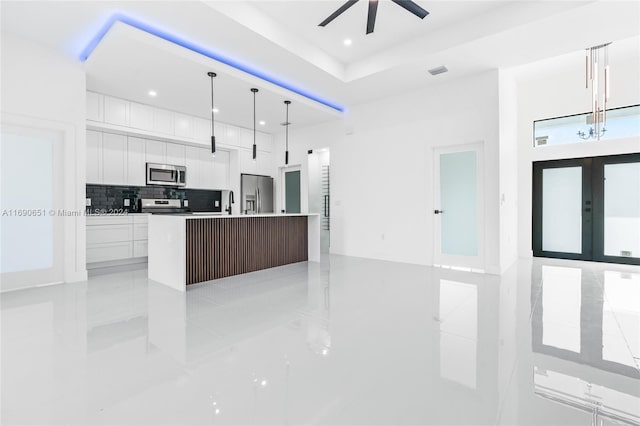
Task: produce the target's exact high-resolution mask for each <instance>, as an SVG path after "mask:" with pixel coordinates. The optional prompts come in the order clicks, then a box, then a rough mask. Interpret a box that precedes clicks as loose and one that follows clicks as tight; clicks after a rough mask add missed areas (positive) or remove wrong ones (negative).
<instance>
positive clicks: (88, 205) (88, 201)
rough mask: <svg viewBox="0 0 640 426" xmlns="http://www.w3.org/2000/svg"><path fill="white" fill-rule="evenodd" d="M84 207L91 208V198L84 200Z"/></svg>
mask: <svg viewBox="0 0 640 426" xmlns="http://www.w3.org/2000/svg"><path fill="white" fill-rule="evenodd" d="M84 205H85V206H87V207H91V198H86V199H85V202H84Z"/></svg>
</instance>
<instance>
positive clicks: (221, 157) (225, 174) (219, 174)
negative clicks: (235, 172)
mask: <svg viewBox="0 0 640 426" xmlns="http://www.w3.org/2000/svg"><path fill="white" fill-rule="evenodd" d="M229 166H230V155H229V151H220V150H219V151H218V152H216V156H215V157H214V159H213V181H214V185H215V189H229Z"/></svg>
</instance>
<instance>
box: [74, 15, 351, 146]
mask: <svg viewBox="0 0 640 426" xmlns="http://www.w3.org/2000/svg"><path fill="white" fill-rule="evenodd" d="M86 71H87V89H89V90H92V91H96V92H99V93H107V94H110V95H112V96H116V97H120V98H125V99H129V100H133V101H136V102H140V103H144V104H148V105H153V106H158V107H162V108H168V109H172V110H174V111H178V112H182V113H186V114H191V115H196V116H199V117H203V118H210V117H211V79H210V77H209V76H208V75H207V73H208V72H209V71H214V72H216V74H217V76H216V77H215V79H214V97H215V106H216V108H218V110H219V111H218V112H217V113H216V116H215V117H216V120H217V121H221V122H225V123H230V124H234V125H237V126H241V127H246V128H253V93H252V92H251V90H250V89H251V88H253V87H256V88H258V89H259V92H258V93H257V94H256V129H257V130H259V131H264V132H267V133H275V132H278V131H279V130H280V127H281V124H280V123H283V122H284V121H285V117H286V115H285V113H286V111H285V104H284V101H285V100H292V101H293V102H292V104H291V105H290V106H289V122H291V123H292V128H293V126H294V125H295V126H296V127H304V126H309V125H312V124H317V123H320V122H323V121H327V120H331V119H335V118H336V117H338V116H339V113H338V112H336V111H331V110H330V109H329V108H326V107H319V106H318V105H316V104H315V103H314V102H311V101H309V100H307V99H305V98H302V97H301V96H298V95H295V94H292V93H287V92H286V91H284V90H282V89H280V88H277V87H274V86H273V85H271V84H267V83H265V82H264V81H262V80H259V79H257V78H250V77H249V76H247V75H246V74H244V73H241V72H238V71H237V70H234V69H232V68H231V67H228V66H223V65H220V64H217V63H215V62H214V61H212V60H211V59H209V58H205V57H203V56H201V55H198V54H195V53H193V52H189V51H188V50H186V49H184V48H182V47H176V46H175V45H173V44H172V43H169V42H167V41H165V40H162V39H160V38H158V37H155V36H151V35H149V34H147V33H145V32H142V31H140V30H137V29H135V28H132V27H130V26H128V25H125V24H121V23H118V24H116V25H115V26H114V27H113V28H112V29H111V30H110V31H109V33H108V34H107V35H106V36H105V38H104V39H103V40H102V41H101V43H100V45H99V46H98V47H97V48H96V50H95V51H94V53H93V54H92V55H91V57H90V58H89V59H88V60H87V62H86ZM150 90H153V91H155V92H156V93H157V95H156V96H155V97H151V96H149V91H150ZM260 121H264V122H265V125H261V124H260Z"/></svg>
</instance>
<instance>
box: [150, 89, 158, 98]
mask: <svg viewBox="0 0 640 426" xmlns="http://www.w3.org/2000/svg"><path fill="white" fill-rule="evenodd" d="M149 96H151V97H152V98H155V97H156V96H158V92H156V91H155V90H149Z"/></svg>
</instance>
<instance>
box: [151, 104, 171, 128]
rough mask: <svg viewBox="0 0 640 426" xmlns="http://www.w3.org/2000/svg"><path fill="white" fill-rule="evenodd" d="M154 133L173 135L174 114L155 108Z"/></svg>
mask: <svg viewBox="0 0 640 426" xmlns="http://www.w3.org/2000/svg"><path fill="white" fill-rule="evenodd" d="M153 131H154V132H157V133H163V134H166V135H173V133H174V131H173V112H171V111H166V110H163V109H159V108H153Z"/></svg>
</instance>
